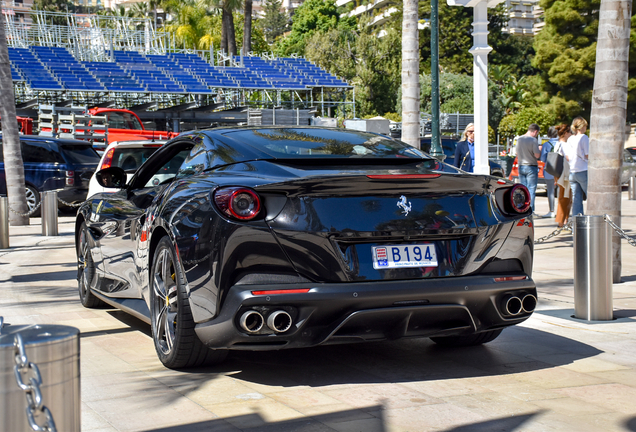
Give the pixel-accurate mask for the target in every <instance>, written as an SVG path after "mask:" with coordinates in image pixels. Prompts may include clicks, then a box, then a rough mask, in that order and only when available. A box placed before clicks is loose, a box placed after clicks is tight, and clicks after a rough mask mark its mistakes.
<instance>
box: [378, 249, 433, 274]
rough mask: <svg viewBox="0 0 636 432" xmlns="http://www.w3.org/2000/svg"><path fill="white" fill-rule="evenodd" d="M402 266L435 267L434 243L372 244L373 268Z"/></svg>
mask: <svg viewBox="0 0 636 432" xmlns="http://www.w3.org/2000/svg"><path fill="white" fill-rule="evenodd" d="M403 267H437V255H436V254H435V245H433V244H431V243H423V244H413V245H386V246H373V268H374V269H390V268H403Z"/></svg>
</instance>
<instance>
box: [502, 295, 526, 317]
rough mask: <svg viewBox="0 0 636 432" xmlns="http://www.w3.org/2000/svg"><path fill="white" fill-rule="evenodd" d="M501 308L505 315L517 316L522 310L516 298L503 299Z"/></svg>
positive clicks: (518, 299) (520, 303) (519, 301)
mask: <svg viewBox="0 0 636 432" xmlns="http://www.w3.org/2000/svg"><path fill="white" fill-rule="evenodd" d="M503 306H504V311H505V312H506V314H507V315H519V314H520V313H521V311H522V310H523V305H522V302H521V299H520V298H519V297H517V296H507V297H505V298H504V302H503Z"/></svg>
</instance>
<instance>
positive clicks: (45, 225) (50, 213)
mask: <svg viewBox="0 0 636 432" xmlns="http://www.w3.org/2000/svg"><path fill="white" fill-rule="evenodd" d="M42 235H43V236H56V235H58V230H57V191H47V192H42Z"/></svg>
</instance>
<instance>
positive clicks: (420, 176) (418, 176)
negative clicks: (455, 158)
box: [367, 174, 441, 180]
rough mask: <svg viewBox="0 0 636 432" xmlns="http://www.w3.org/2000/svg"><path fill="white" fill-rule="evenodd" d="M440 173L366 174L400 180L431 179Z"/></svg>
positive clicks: (372, 177) (377, 178) (374, 178)
mask: <svg viewBox="0 0 636 432" xmlns="http://www.w3.org/2000/svg"><path fill="white" fill-rule="evenodd" d="M439 176H441V174H377V175H367V177H369V178H370V179H373V180H400V179H431V178H437V177H439Z"/></svg>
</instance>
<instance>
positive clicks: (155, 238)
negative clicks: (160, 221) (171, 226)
mask: <svg viewBox="0 0 636 432" xmlns="http://www.w3.org/2000/svg"><path fill="white" fill-rule="evenodd" d="M166 236H168V232H167V231H166V230H165V229H164V228H163V227H161V226H158V227H156V228H155V229H154V230H153V231H152V236H151V237H150V245H149V246H148V277H152V275H151V274H150V273H151V272H152V264H153V262H152V260H153V259H154V256H155V250H156V249H157V245H158V244H159V242H160V241H161V239H162V238H164V237H166Z"/></svg>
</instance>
